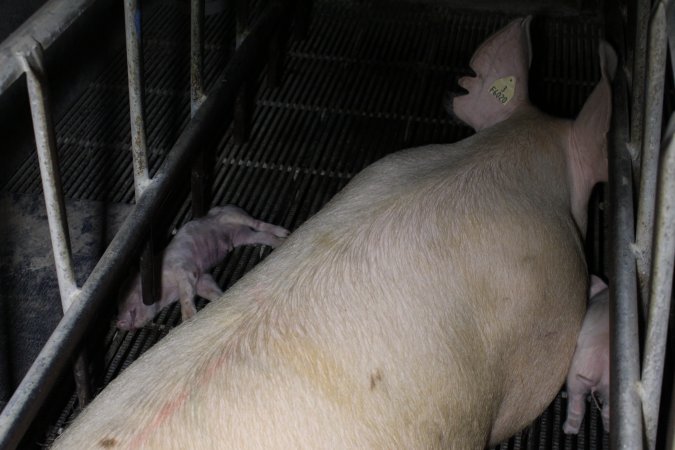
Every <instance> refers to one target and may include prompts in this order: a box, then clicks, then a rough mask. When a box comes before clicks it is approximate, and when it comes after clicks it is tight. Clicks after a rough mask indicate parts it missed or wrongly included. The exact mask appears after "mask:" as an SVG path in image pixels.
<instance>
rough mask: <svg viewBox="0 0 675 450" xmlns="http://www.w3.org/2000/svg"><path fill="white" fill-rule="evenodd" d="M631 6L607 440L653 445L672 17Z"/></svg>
mask: <svg viewBox="0 0 675 450" xmlns="http://www.w3.org/2000/svg"><path fill="white" fill-rule="evenodd" d="M636 10H637V11H638V13H637V18H636V19H635V43H634V53H633V56H634V61H633V64H632V75H633V76H632V85H631V86H630V87H631V89H630V91H631V92H630V100H631V110H630V111H631V112H630V123H631V125H630V126H629V125H628V122H629V114H628V106H627V105H628V96H627V95H626V94H627V90H628V85H627V81H626V78H625V77H624V76H623V75H624V74H623V72H620V73H619V74H618V76H617V79H616V80H615V85H614V115H613V127H612V129H613V135H612V145H611V147H612V150H613V151H612V154H611V155H610V192H611V199H610V203H611V211H612V214H611V219H610V221H611V223H612V233H611V235H612V242H611V245H612V250H613V257H612V258H611V263H612V267H611V268H610V276H611V279H610V282H611V283H610V294H611V297H612V302H611V303H612V323H613V328H612V339H611V407H612V412H611V430H610V438H611V443H612V448H617V449H641V448H647V449H649V450H652V449H654V448H655V447H656V444H657V438H658V432H659V430H658V425H659V415H660V413H661V411H660V408H661V405H662V403H665V400H664V399H663V395H662V386H663V383H664V379H663V373H664V365H665V353H666V344H667V337H668V326H669V311H670V306H671V302H672V300H671V298H672V283H673V260H674V258H675V173H674V172H675V154H674V152H675V140H674V139H673V135H674V134H675V116H671V118H670V122H669V126H668V128H667V131H666V133H665V135H664V139H663V142H664V144H663V145H662V143H661V134H662V128H663V118H662V111H663V100H664V86H665V75H666V55H667V53H666V52H667V51H668V44H670V45H669V47H670V48H669V51H670V52H671V61H673V59H672V56H674V54H673V51H674V50H675V34H674V33H675V28H674V27H675V20H673V18H674V16H673V10H672V6H671V5H668V4H667V2H665V1H657V2H654V3H653V4H652V2H651V1H649V0H638V2H637V8H636ZM630 19H631V18H629V20H630ZM673 74H675V70H673V73H671V75H673ZM629 129H630V133H629V131H628V130H629ZM634 187H637V188H638V192H637V199H638V202H637V214H636V208H635V206H634V205H633V198H634V196H633V193H634ZM634 224H635V227H634ZM642 324H644V325H642ZM642 341H644V345H643V346H642V347H641V342H642ZM666 382H668V383H670V382H672V381H671V380H666ZM663 413H664V414H667V413H668V412H667V411H663ZM668 426H669V427H670V428H671V430H665V431H666V432H668V431H670V433H672V428H673V427H675V425H674V424H673V422H672V421H671V422H670V424H669V425H668Z"/></svg>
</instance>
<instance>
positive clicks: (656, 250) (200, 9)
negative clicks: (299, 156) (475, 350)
mask: <svg viewBox="0 0 675 450" xmlns="http://www.w3.org/2000/svg"><path fill="white" fill-rule="evenodd" d="M124 2H125V25H126V35H127V58H128V77H129V102H130V118H131V126H132V128H131V129H132V137H133V138H132V152H133V161H134V162H133V167H134V187H135V197H136V205H135V207H134V208H133V210H132V211H131V212H130V214H129V216H128V217H127V219H126V220H125V222H124V224H123V225H122V227H121V228H120V230H119V232H118V233H117V234H116V236H115V237H114V239H113V241H112V242H111V244H110V245H109V246H108V248H107V250H106V252H105V253H104V255H103V256H102V257H101V259H100V261H99V262H98V264H97V265H96V267H95V268H94V270H93V271H92V273H91V275H90V276H89V278H88V279H87V280H86V282H85V283H84V285H83V286H82V287H81V288H79V287H78V286H77V285H76V283H75V281H74V280H75V277H74V275H73V263H72V255H71V250H70V242H69V237H68V226H67V218H66V215H65V210H64V199H63V192H62V189H61V182H60V179H59V173H58V170H57V169H56V168H57V167H58V164H57V163H56V161H57V154H56V147H55V139H54V129H53V125H52V123H51V117H50V105H49V96H48V93H47V89H46V84H45V81H46V74H45V69H44V62H43V51H48V50H49V47H50V46H51V45H52V44H53V43H54V42H55V40H56V39H58V37H59V36H60V35H61V34H62V33H63V32H64V31H65V30H66V29H68V28H69V27H70V26H71V25H72V24H73V23H74V22H75V21H76V20H77V19H78V17H80V16H81V15H82V14H83V13H84V12H85V11H86V10H87V9H88V8H90V7H91V6H92V5H93V4H94V3H95V0H51V1H50V2H48V3H47V4H46V5H45V6H43V7H42V8H41V9H40V10H39V11H38V13H36V14H35V15H34V16H33V17H32V18H31V19H29V21H27V22H26V23H25V24H24V25H23V26H22V27H20V28H19V29H18V30H17V31H16V32H15V33H13V34H12V35H11V36H10V37H9V38H8V39H7V40H6V41H5V42H4V43H2V45H1V46H0V95H2V94H3V93H4V92H5V91H6V90H7V89H8V87H9V86H10V85H12V84H13V83H14V82H15V81H16V80H17V79H18V78H19V77H20V76H21V75H22V74H24V73H25V74H26V79H27V85H28V93H29V98H30V104H31V111H32V117H33V124H34V131H35V140H36V146H37V150H38V156H39V163H40V170H41V176H42V181H43V190H44V195H45V202H46V207H47V214H48V220H49V228H50V233H51V239H52V246H53V251H54V258H55V265H56V271H57V278H58V283H59V290H60V294H61V300H62V305H63V308H64V310H65V315H64V317H63V319H62V320H61V322H60V323H59V325H58V326H57V328H56V330H55V331H54V333H53V334H52V336H51V337H50V338H49V340H48V342H47V344H46V345H45V347H44V348H43V349H42V351H41V352H40V354H39V355H38V357H37V359H36V361H35V362H34V364H33V366H32V367H31V368H30V370H29V372H28V374H27V375H26V377H25V378H24V380H23V381H22V382H21V384H20V386H19V388H18V389H17V390H16V392H15V394H14V395H13V397H12V398H11V400H10V402H9V403H8V404H7V406H6V407H5V409H4V410H3V411H2V413H1V414H0V448H3V449H4V448H13V447H15V446H16V445H18V443H19V442H20V440H21V438H22V436H23V434H24V433H25V431H26V429H27V428H28V426H29V425H30V423H31V422H32V420H33V419H34V417H35V416H36V414H37V412H38V410H39V409H40V407H41V406H42V404H43V402H44V400H45V398H46V396H47V395H48V393H49V392H50V391H51V389H52V388H53V386H54V384H55V382H56V380H57V379H58V377H59V374H60V373H61V372H62V371H63V370H64V369H65V367H66V366H67V365H68V361H69V358H67V357H66V356H67V355H73V354H74V353H75V350H76V348H77V346H78V343H79V342H80V341H81V340H82V337H83V336H84V333H85V331H86V327H87V324H88V323H89V322H90V320H91V319H92V318H93V317H94V315H95V314H96V312H97V311H98V310H99V309H100V308H101V307H102V306H103V302H104V301H105V300H106V298H107V292H109V291H110V290H111V288H112V287H113V286H114V285H116V284H117V283H118V281H119V280H120V279H121V278H122V276H123V273H124V269H125V267H126V264H127V263H128V262H129V261H131V260H132V259H134V258H137V257H138V256H139V253H140V252H141V249H142V251H143V256H142V258H141V259H142V261H143V262H142V269H141V272H142V274H143V279H144V287H143V295H144V301H146V302H152V300H153V298H154V295H153V293H154V292H156V290H155V289H156V285H155V284H156V279H153V277H152V274H153V273H154V271H155V269H156V264H155V261H154V258H153V255H154V253H155V252H154V251H153V249H152V241H153V240H152V238H150V239H148V236H152V234H153V226H154V225H153V216H155V215H156V213H157V212H158V211H159V209H160V207H161V205H162V202H163V200H164V199H165V197H166V196H167V195H168V193H169V192H170V189H171V185H172V183H173V181H174V180H175V179H176V178H177V177H183V176H187V173H188V170H191V178H192V183H191V185H192V198H193V208H194V214H195V215H196V216H198V215H201V214H203V213H204V212H205V211H206V209H207V206H208V204H209V187H210V181H209V180H210V173H209V170H210V168H211V167H212V164H209V162H208V161H209V158H210V157H212V154H210V153H209V152H210V151H212V150H209V149H210V148H211V147H212V146H211V145H207V144H208V142H207V140H208V137H207V135H208V132H209V130H212V129H215V128H221V129H222V128H224V126H225V125H226V124H227V123H228V122H229V121H231V120H232V119H233V117H234V115H235V114H238V115H239V120H238V121H239V122H240V124H238V128H240V129H239V131H236V130H235V131H236V133H235V134H236V135H237V136H239V137H243V138H245V136H246V128H247V126H246V115H247V108H248V109H250V108H251V105H250V104H247V103H246V102H250V101H252V96H251V95H250V90H251V89H254V87H252V86H251V85H250V83H249V81H250V79H251V74H253V73H256V74H257V73H258V72H259V71H260V68H261V66H262V65H263V62H264V61H263V58H265V57H267V51H266V50H267V48H268V45H270V44H271V46H272V47H273V48H274V49H275V50H276V53H275V54H274V55H273V58H274V59H273V61H272V62H271V65H270V73H269V76H270V78H271V79H273V80H276V82H278V80H279V74H280V68H281V64H280V62H281V61H282V60H283V57H282V55H283V49H284V45H283V42H284V41H285V39H286V37H287V34H288V21H289V20H290V10H289V7H288V5H287V4H284V3H280V2H274V3H270V4H269V5H267V7H266V10H265V11H264V13H262V14H261V15H260V17H259V19H258V20H257V22H256V23H255V24H254V25H253V26H251V27H250V28H248V27H247V19H248V17H247V13H245V12H244V8H243V7H245V6H246V4H247V2H246V1H243V0H239V1H238V2H236V4H237V5H240V7H239V8H238V13H237V21H238V25H237V51H236V52H235V53H234V55H233V56H232V59H231V61H230V62H229V64H228V66H227V67H226V69H225V71H224V73H223V75H222V77H221V80H220V82H219V83H218V84H217V86H216V87H215V88H214V89H212V91H211V92H210V93H209V95H208V97H207V96H206V95H205V92H204V86H203V80H202V67H201V65H202V53H203V29H202V25H203V17H204V6H203V3H202V1H200V0H191V15H192V19H191V70H190V73H191V93H190V98H191V115H192V120H191V121H190V123H189V125H188V126H187V128H186V129H185V130H184V132H183V133H182V134H181V135H180V137H179V138H178V140H177V142H176V143H175V145H174V146H173V148H172V150H171V151H170V153H169V154H168V156H167V158H166V160H165V161H164V163H163V165H162V166H161V167H160V168H159V170H158V172H157V173H156V175H155V176H154V177H152V178H150V177H149V175H148V162H147V161H148V160H147V148H146V142H145V125H144V113H143V89H142V88H143V82H142V74H143V71H142V54H141V48H142V46H141V42H142V30H141V26H140V24H141V20H140V19H141V10H140V8H139V4H138V0H124ZM298 4H299V5H303V6H304V7H300V8H297V11H296V14H297V16H296V21H297V25H298V29H299V32H300V34H302V33H303V32H304V31H305V30H306V26H307V14H308V11H309V5H310V3H309V2H308V1H307V0H303V1H299V2H298ZM637 11H638V14H637V17H636V18H635V23H636V33H635V43H634V44H633V52H632V53H631V54H630V55H628V56H629V61H628V65H629V66H630V68H631V74H632V76H631V77H630V82H631V83H630V86H629V81H628V79H627V78H626V77H625V76H624V72H623V71H622V70H619V72H618V74H617V76H616V78H615V82H614V89H613V92H614V114H613V119H612V130H613V131H612V137H611V146H610V147H611V150H612V152H611V154H610V204H611V221H610V222H611V224H612V233H611V235H612V244H611V245H612V249H613V250H612V251H613V254H612V258H611V259H610V261H611V267H610V274H611V277H610V292H611V296H612V302H611V303H612V323H613V327H612V349H611V353H612V360H611V362H612V375H611V376H612V384H611V389H612V392H611V405H612V422H611V433H610V436H611V442H612V447H613V448H617V449H619V448H626V449H639V448H644V447H646V448H648V449H650V450H651V449H653V448H654V447H655V445H656V439H657V431H658V430H657V424H658V419H659V414H660V405H661V404H662V402H661V400H662V397H663V396H662V390H661V388H662V385H663V366H664V356H665V345H666V337H667V331H668V317H669V314H668V313H669V310H670V303H671V297H672V279H673V259H674V255H675V204H674V202H675V173H673V172H675V139H673V136H674V135H675V118H673V117H671V118H670V123H669V126H668V129H667V131H666V133H665V136H664V139H663V142H664V144H663V145H662V144H661V139H660V138H661V130H662V122H663V120H662V117H661V111H662V102H663V97H664V82H665V79H664V74H665V73H666V70H665V69H666V68H665V64H666V51H667V50H668V51H670V53H671V62H672V61H675V58H673V56H674V54H673V52H674V49H675V12H674V10H673V6H672V5H671V4H668V3H667V2H664V1H658V2H656V3H655V4H654V5H653V6H652V2H651V1H650V0H638V1H637ZM650 11H651V15H650ZM629 19H631V18H629ZM667 45H668V46H667ZM668 74H669V75H671V76H673V75H675V67H673V70H672V72H668ZM244 86H245V87H244ZM242 87H244V88H243V89H242ZM197 149H199V150H200V151H198V150H197ZM201 149H206V151H205V152H204V151H201ZM638 175H639V177H638ZM634 179H636V180H638V182H637V183H635V184H634V183H633V180H634ZM636 187H639V191H638V203H637V208H636V206H635V205H634V203H633V198H634V196H633V193H634V189H635V188H636ZM636 210H637V214H636ZM636 219H637V220H636ZM634 224H636V226H634ZM144 245H145V246H144ZM148 280H150V281H151V282H150V283H147V281H148ZM641 318H644V319H646V320H645V323H646V326H644V327H642V328H641V327H640V323H641ZM641 336H642V337H644V348H643V349H641V346H640V342H641ZM667 381H668V382H670V381H669V380H667ZM671 408H675V405H671ZM671 415H675V409H673V411H672V412H671ZM673 421H675V417H673V420H671V422H670V424H671V425H670V426H671V429H670V430H668V431H669V432H670V433H669V434H670V439H671V440H672V434H673V431H672V428H673V425H672V424H673ZM643 424H644V426H643Z"/></svg>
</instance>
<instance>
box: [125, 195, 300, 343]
mask: <svg viewBox="0 0 675 450" xmlns="http://www.w3.org/2000/svg"><path fill="white" fill-rule="evenodd" d="M288 233H289V232H288V230H286V229H285V228H282V227H278V226H276V225H272V224H269V223H266V222H262V221H260V220H256V219H254V218H253V217H251V216H249V215H248V214H247V213H246V211H244V210H243V209H241V208H238V207H236V206H234V205H226V206H216V207H213V208H211V209H210V210H209V212H208V213H207V214H206V216H204V217H200V218H198V219H194V220H191V221H190V222H188V223H186V224H185V225H184V226H183V227H182V228H181V229H180V230H178V233H176V236H174V238H173V239H172V240H171V242H170V243H169V245H168V246H167V248H166V249H165V250H164V252H163V254H162V268H161V295H160V298H159V299H158V300H157V301H156V302H155V303H153V304H151V305H146V304H144V303H143V297H142V296H141V277H140V275H138V274H137V275H136V276H135V277H134V278H133V280H132V281H131V283H130V284H129V285H127V287H126V289H123V292H124V294H123V295H122V296H121V298H120V302H119V305H118V318H117V328H119V329H121V330H132V329H136V328H140V327H142V326H143V325H145V324H146V323H147V322H148V321H150V320H152V318H153V317H154V316H155V315H156V314H157V313H159V311H160V310H161V309H162V308H163V307H165V306H167V305H169V304H171V303H173V302H175V301H176V300H180V304H181V316H182V318H183V320H186V319H189V318H190V317H192V316H193V315H195V313H196V312H197V310H196V309H195V304H194V298H195V295H199V296H201V297H204V298H205V299H208V300H210V301H214V300H216V299H218V298H219V297H220V296H221V295H223V292H222V291H221V290H220V287H219V286H218V284H217V283H216V281H215V280H214V279H213V277H212V276H211V274H210V273H208V271H209V270H210V269H212V268H213V267H214V266H215V265H216V264H218V263H220V262H221V261H222V259H223V258H224V257H225V255H226V254H227V253H228V252H229V251H230V250H232V249H233V248H234V247H237V246H239V245H246V244H265V245H269V246H271V247H276V246H277V245H279V244H280V243H281V242H282V241H283V239H284V238H285V237H286V236H288Z"/></svg>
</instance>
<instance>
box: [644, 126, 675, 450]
mask: <svg viewBox="0 0 675 450" xmlns="http://www.w3.org/2000/svg"><path fill="white" fill-rule="evenodd" d="M674 133H675V116H671V118H670V121H669V123H668V134H667V136H668V138H667V139H668V144H667V146H666V148H665V151H664V154H663V159H662V162H661V168H660V171H659V172H660V173H659V186H658V192H657V195H658V198H657V210H656V227H655V228H656V229H655V234H654V262H653V265H652V280H651V284H650V289H649V295H650V297H649V298H650V305H649V320H648V321H647V335H646V340H645V348H644V359H643V366H642V382H641V388H642V409H643V412H644V423H645V432H646V435H647V443H648V448H649V449H650V450H651V449H653V448H655V446H656V432H657V428H658V423H659V406H660V404H661V388H662V382H663V366H664V358H665V353H666V341H667V336H668V319H669V317H670V316H669V313H670V302H671V297H670V295H671V293H672V288H673V284H672V283H673V258H675V139H673V134H674Z"/></svg>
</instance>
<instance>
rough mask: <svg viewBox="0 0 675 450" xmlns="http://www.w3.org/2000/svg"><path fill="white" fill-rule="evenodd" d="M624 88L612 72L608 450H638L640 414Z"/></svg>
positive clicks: (619, 73)
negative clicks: (609, 406)
mask: <svg viewBox="0 0 675 450" xmlns="http://www.w3.org/2000/svg"><path fill="white" fill-rule="evenodd" d="M626 89H627V84H626V79H625V75H624V73H623V71H622V70H618V71H617V74H616V77H615V79H614V83H613V86H612V93H613V101H612V103H613V111H612V129H611V142H610V144H611V145H610V146H609V150H610V155H609V187H610V192H609V194H610V196H609V206H610V214H611V215H610V227H611V228H610V245H611V251H612V257H610V267H609V272H610V279H609V281H610V283H609V292H610V316H611V317H610V323H611V324H613V327H612V328H611V330H610V331H611V339H610V357H611V361H610V370H611V375H610V376H611V383H610V404H611V405H612V420H611V422H610V433H609V436H610V439H611V446H612V448H613V449H626V450H639V449H641V448H642V415H641V410H640V397H639V394H638V383H639V377H640V348H639V335H638V305H637V278H636V273H635V257H634V255H633V252H632V250H631V245H632V244H633V242H634V238H635V235H634V229H633V211H634V210H633V183H632V173H631V172H632V164H631V162H632V160H631V156H630V154H629V151H628V148H627V142H628V136H627V134H628V133H627V131H628V126H629V125H628V106H627V105H628V98H627V92H626Z"/></svg>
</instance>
